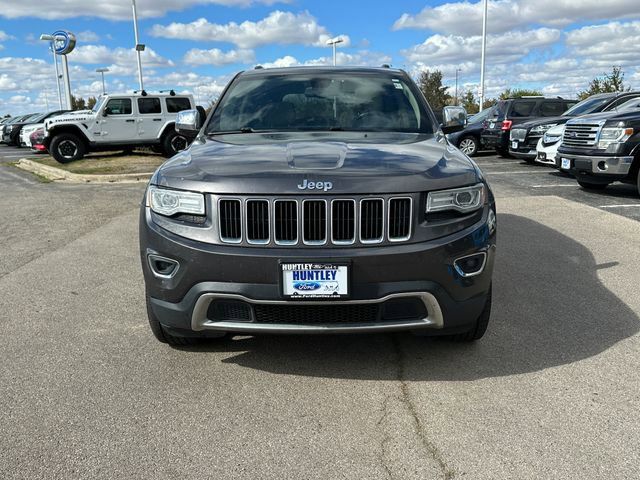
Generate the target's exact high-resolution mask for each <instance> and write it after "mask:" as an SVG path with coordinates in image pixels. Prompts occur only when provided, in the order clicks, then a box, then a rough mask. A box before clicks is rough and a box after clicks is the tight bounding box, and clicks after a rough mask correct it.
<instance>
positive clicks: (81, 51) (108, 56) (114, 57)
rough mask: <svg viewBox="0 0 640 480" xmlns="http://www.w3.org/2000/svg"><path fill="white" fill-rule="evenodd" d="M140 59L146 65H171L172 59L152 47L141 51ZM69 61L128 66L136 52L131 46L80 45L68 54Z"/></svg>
mask: <svg viewBox="0 0 640 480" xmlns="http://www.w3.org/2000/svg"><path fill="white" fill-rule="evenodd" d="M142 61H143V64H144V65H145V66H148V67H172V66H174V65H175V64H174V63H173V61H171V60H168V59H166V58H164V57H162V56H160V55H159V54H158V53H157V52H156V51H155V50H153V49H152V48H147V49H146V50H145V51H144V52H142ZM69 62H70V63H83V64H89V65H98V64H109V63H113V64H115V65H120V66H123V67H125V68H126V67H130V66H131V65H134V64H135V62H136V53H135V49H133V48H122V47H118V48H114V49H110V48H108V47H105V46H104V45H81V46H79V47H77V48H76V49H75V50H74V51H73V52H71V53H70V54H69Z"/></svg>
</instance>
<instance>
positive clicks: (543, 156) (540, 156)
mask: <svg viewBox="0 0 640 480" xmlns="http://www.w3.org/2000/svg"><path fill="white" fill-rule="evenodd" d="M546 159H547V154H546V153H545V152H538V160H546Z"/></svg>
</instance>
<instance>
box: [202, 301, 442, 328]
mask: <svg viewBox="0 0 640 480" xmlns="http://www.w3.org/2000/svg"><path fill="white" fill-rule="evenodd" d="M406 297H418V298H420V299H421V300H422V302H423V303H424V306H425V308H426V309H427V317H426V318H423V319H419V320H406V321H396V322H384V323H382V322H381V323H352V324H349V323H330V324H305V323H300V324H291V323H282V324H280V323H252V322H215V321H211V320H209V319H208V318H207V310H208V309H209V305H210V304H211V302H213V301H214V300H239V301H244V302H247V303H251V304H262V305H300V304H304V305H327V304H328V305H331V304H335V305H363V304H372V303H383V302H385V301H387V300H392V299H397V298H406ZM443 326H444V318H443V316H442V309H441V308H440V305H439V303H438V300H436V297H434V296H433V295H432V294H430V293H427V292H408V293H395V294H391V295H387V296H385V297H382V298H377V299H372V300H343V301H337V302H332V301H324V302H322V301H304V302H300V301H297V302H295V301H294V302H292V301H286V300H254V299H251V298H247V297H245V296H243V295H234V294H226V293H224V294H223V293H220V294H218V293H205V294H203V295H201V296H200V298H198V301H197V302H196V305H195V307H194V309H193V315H192V316H191V328H192V329H193V330H194V331H202V330H217V331H229V332H238V333H280V334H287V333H305V334H310V333H365V332H384V331H397V330H413V329H417V328H425V327H427V328H442V327H443Z"/></svg>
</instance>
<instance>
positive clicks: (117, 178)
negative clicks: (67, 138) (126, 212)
mask: <svg viewBox="0 0 640 480" xmlns="http://www.w3.org/2000/svg"><path fill="white" fill-rule="evenodd" d="M16 166H17V167H18V168H21V169H22V170H26V171H27V172H31V173H35V174H37V175H40V176H42V177H45V178H46V179H48V180H52V181H60V182H69V183H142V182H144V183H146V182H148V181H149V179H150V178H151V176H152V175H153V173H121V174H108V175H93V174H83V173H71V172H67V171H65V170H62V169H60V168H56V167H50V166H48V165H42V164H41V163H38V162H34V161H33V160H27V159H26V158H21V159H20V160H18V163H17V164H16Z"/></svg>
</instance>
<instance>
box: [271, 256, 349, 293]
mask: <svg viewBox="0 0 640 480" xmlns="http://www.w3.org/2000/svg"><path fill="white" fill-rule="evenodd" d="M348 270H349V267H348V266H347V265H334V264H325V263H283V264H282V287H283V288H282V293H284V295H285V296H287V297H291V298H336V299H339V298H344V297H346V296H348V295H349V272H348Z"/></svg>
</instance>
